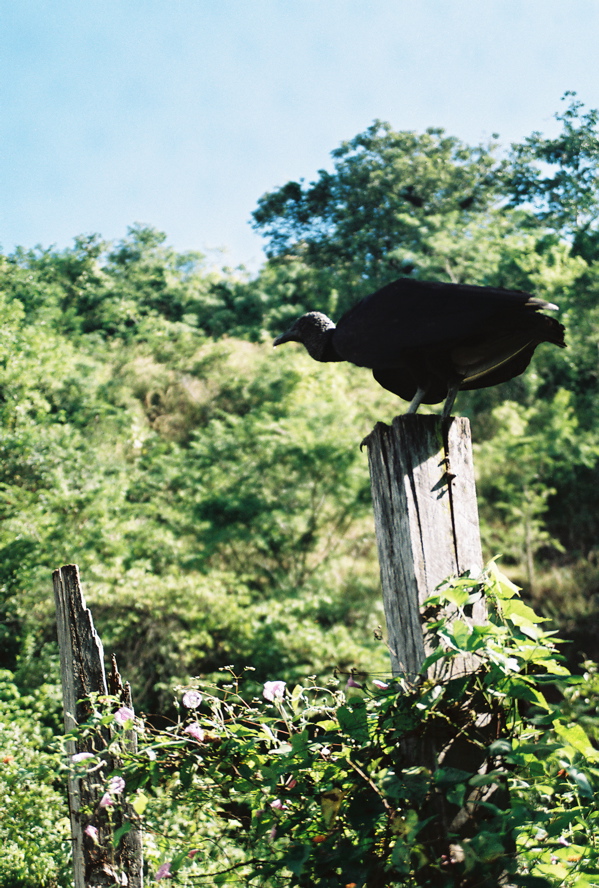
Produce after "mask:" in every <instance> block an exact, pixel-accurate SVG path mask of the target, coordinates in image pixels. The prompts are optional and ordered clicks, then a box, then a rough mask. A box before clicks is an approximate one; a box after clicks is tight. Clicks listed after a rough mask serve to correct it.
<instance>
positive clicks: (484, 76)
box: [0, 0, 599, 268]
mask: <svg viewBox="0 0 599 888" xmlns="http://www.w3.org/2000/svg"><path fill="white" fill-rule="evenodd" d="M598 41H599V3H597V0H570V2H564V0H97V2H91V0H52V2H45V0H2V2H1V3H0V145H1V163H0V193H1V195H2V198H1V201H0V244H1V245H2V248H3V250H4V251H11V250H12V249H13V248H14V247H15V245H17V244H21V245H24V246H28V247H29V246H34V245H35V244H38V243H40V244H42V245H44V246H50V245H52V244H56V245H57V246H59V247H64V246H67V245H69V244H70V243H72V239H73V237H75V236H76V235H78V234H88V233H92V232H98V233H100V234H101V235H102V236H104V237H106V238H108V239H116V238H120V237H123V236H124V235H125V233H126V230H127V226H128V225H131V224H133V223H134V222H142V223H147V224H150V225H153V226H155V227H157V228H160V229H162V230H163V231H165V232H166V233H167V235H168V240H169V242H170V243H171V244H173V246H175V247H176V248H177V249H179V250H188V249H194V250H195V249H197V250H201V251H204V252H208V255H209V257H210V258H211V260H212V261H215V262H217V263H222V264H230V265H236V264H238V263H245V264H247V265H249V266H250V267H251V268H255V267H256V266H257V265H258V264H259V263H260V261H261V260H262V258H263V254H262V239H261V238H260V237H259V236H258V235H257V234H255V233H253V232H252V230H251V227H250V225H249V219H250V214H251V212H252V210H253V209H254V208H255V206H256V201H257V200H258V198H259V197H260V196H261V195H262V194H263V193H264V192H266V191H268V190H271V189H273V188H275V187H277V186H279V185H283V184H284V183H285V182H287V181H288V180H290V179H299V178H302V177H303V178H305V179H307V180H310V179H312V178H313V177H314V176H315V175H316V173H317V171H318V169H320V168H322V167H326V166H328V165H330V158H329V153H330V151H331V150H332V149H333V148H335V147H336V146H337V145H338V144H339V143H340V142H341V141H343V140H345V139H349V138H351V137H352V136H354V135H355V134H356V133H358V132H361V131H362V130H364V129H365V128H366V127H367V126H368V125H369V124H370V123H371V122H372V120H373V119H375V118H380V119H383V120H388V121H389V122H390V123H391V124H392V125H393V126H394V127H395V128H396V129H415V130H423V129H425V128H426V127H427V126H442V127H444V128H445V129H446V130H447V131H448V132H449V133H451V134H453V135H456V136H459V137H460V138H462V139H464V140H465V141H467V142H470V143H475V142H478V141H480V140H485V139H487V138H488V137H489V136H490V135H491V134H492V133H495V132H496V133H499V135H500V137H501V141H502V142H504V143H505V144H508V143H509V142H510V141H514V140H518V139H521V138H523V137H524V136H526V135H528V134H529V133H530V132H532V131H533V130H541V131H542V132H545V133H551V132H555V131H556V125H555V122H554V120H553V115H554V114H555V112H556V111H558V110H559V109H560V108H561V107H562V103H561V101H560V98H561V96H562V95H563V93H564V92H565V91H566V90H575V91H576V92H577V93H578V97H579V98H580V99H581V100H582V101H583V102H584V103H585V105H587V106H589V107H597V106H599V63H598V61H597V58H598V56H597V45H598ZM219 247H224V248H226V252H225V254H224V255H223V256H222V258H221V257H220V254H218V253H217V252H213V251H216V250H217V248H219Z"/></svg>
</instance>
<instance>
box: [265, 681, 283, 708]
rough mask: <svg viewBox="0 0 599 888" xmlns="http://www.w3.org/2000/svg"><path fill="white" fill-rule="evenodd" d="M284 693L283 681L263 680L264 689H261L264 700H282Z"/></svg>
mask: <svg viewBox="0 0 599 888" xmlns="http://www.w3.org/2000/svg"><path fill="white" fill-rule="evenodd" d="M284 693H285V682H284V681H265V682H264V689H263V691H262V696H263V697H264V699H265V700H270V701H271V702H273V703H274V701H275V700H282V699H283V694H284Z"/></svg>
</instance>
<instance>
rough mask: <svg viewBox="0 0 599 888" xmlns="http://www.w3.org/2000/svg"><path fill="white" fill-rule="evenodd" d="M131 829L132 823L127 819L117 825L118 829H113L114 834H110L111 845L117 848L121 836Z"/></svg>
mask: <svg viewBox="0 0 599 888" xmlns="http://www.w3.org/2000/svg"><path fill="white" fill-rule="evenodd" d="M132 829H133V824H132V823H131V822H130V821H129V820H126V821H125V822H124V823H123V824H122V826H119V828H118V829H115V831H114V834H113V836H112V844H113V846H114V847H115V848H117V847H118V844H119V842H120V841H121V839H122V838H123V836H126V835H127V833H128V832H130V831H131V830H132Z"/></svg>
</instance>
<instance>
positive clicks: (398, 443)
mask: <svg viewBox="0 0 599 888" xmlns="http://www.w3.org/2000/svg"><path fill="white" fill-rule="evenodd" d="M364 443H365V445H366V446H367V447H368V462H369V466H370V477H371V486H372V499H373V505H374V516H375V525H376V537H377V545H378V552H379V563H380V570H381V584H382V588H383V601H384V607H385V616H386V619H387V635H388V640H389V649H390V653H391V666H392V670H393V674H394V675H406V676H408V677H409V678H412V677H414V676H415V675H417V674H418V672H419V670H420V666H421V665H422V662H423V660H424V659H425V656H426V654H427V651H426V650H425V642H424V638H423V631H422V618H421V612H420V607H421V604H422V602H423V601H424V600H425V599H426V598H427V596H429V595H430V594H431V593H432V592H433V591H434V589H435V588H436V587H437V586H438V585H439V583H441V582H443V580H445V579H447V578H448V577H451V576H458V575H459V574H462V573H464V572H465V571H467V570H470V571H473V572H476V573H478V572H480V570H481V568H482V551H481V544H480V533H479V524H478V508H477V503H476V489H475V484H474V467H473V462H472V449H471V441H470V424H469V422H468V420H467V419H466V418H462V417H460V418H456V417H452V418H450V419H449V420H446V421H445V422H443V421H442V420H441V419H440V418H439V417H437V416H424V415H418V414H409V415H404V416H398V417H396V418H395V419H394V420H393V424H392V425H391V426H388V425H385V424H384V423H377V425H376V426H375V427H374V429H373V431H372V432H371V434H370V435H369V436H368V437H367V438H366V439H365V441H364ZM484 620H485V607H484V604H483V603H482V602H480V603H479V604H477V605H475V606H474V609H473V614H472V621H473V622H474V623H482V622H484ZM456 666H458V667H459V666H461V667H462V668H464V667H465V668H468V664H465V663H463V662H462V663H461V664H456Z"/></svg>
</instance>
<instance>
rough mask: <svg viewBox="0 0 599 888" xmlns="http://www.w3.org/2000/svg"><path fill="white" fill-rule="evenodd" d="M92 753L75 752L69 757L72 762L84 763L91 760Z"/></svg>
mask: <svg viewBox="0 0 599 888" xmlns="http://www.w3.org/2000/svg"><path fill="white" fill-rule="evenodd" d="M93 757H94V754H93V752H76V753H75V755H72V756H71V761H72V762H84V761H85V760H86V759H93Z"/></svg>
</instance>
